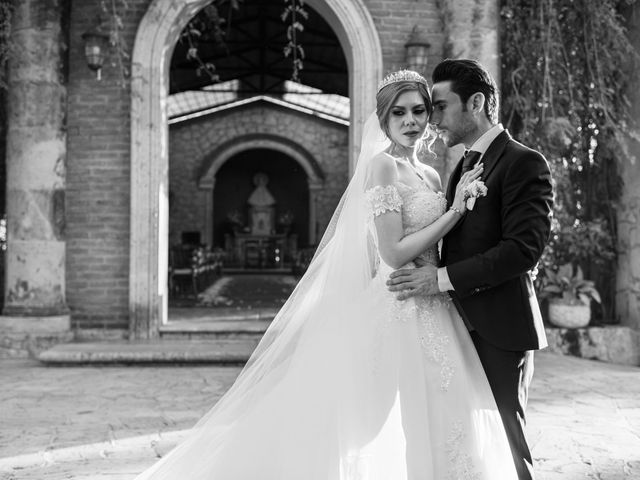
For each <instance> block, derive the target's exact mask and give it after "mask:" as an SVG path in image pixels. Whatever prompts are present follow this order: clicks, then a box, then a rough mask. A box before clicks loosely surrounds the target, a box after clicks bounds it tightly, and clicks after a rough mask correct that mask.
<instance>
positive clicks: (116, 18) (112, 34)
mask: <svg viewBox="0 0 640 480" xmlns="http://www.w3.org/2000/svg"><path fill="white" fill-rule="evenodd" d="M100 6H101V8H102V11H103V12H104V14H105V15H106V17H107V22H108V35H109V45H110V46H111V48H112V49H113V53H114V59H113V61H112V62H111V65H112V66H114V67H116V68H117V69H118V73H119V75H118V82H119V83H120V86H121V87H123V88H124V87H125V86H126V85H127V80H128V79H129V76H130V70H129V66H128V65H129V59H130V58H131V56H130V55H129V52H127V49H126V47H125V42H124V39H123V35H122V31H123V30H124V23H123V21H122V15H123V13H124V12H126V10H127V9H128V8H129V3H128V0H100Z"/></svg>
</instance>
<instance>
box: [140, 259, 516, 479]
mask: <svg viewBox="0 0 640 480" xmlns="http://www.w3.org/2000/svg"><path fill="white" fill-rule="evenodd" d="M387 274H388V272H386V271H385V269H382V271H381V272H379V273H378V275H377V276H376V278H374V279H373V281H372V282H371V284H370V286H369V288H368V289H367V290H366V291H365V292H364V294H362V296H361V297H359V298H353V299H352V301H351V302H349V304H347V305H333V306H332V308H330V309H327V312H326V316H324V317H323V320H322V322H315V323H314V324H313V325H310V326H309V327H308V328H303V329H302V330H301V332H302V333H301V335H300V338H299V339H298V341H297V344H296V348H295V351H294V353H293V354H292V355H291V358H290V361H288V362H287V363H286V364H282V365H281V366H280V367H277V368H281V369H282V371H280V372H270V378H271V379H270V380H269V379H265V380H264V381H261V382H258V383H257V384H256V386H255V388H253V389H252V390H250V391H249V392H247V393H246V394H244V395H243V396H242V398H238V399H235V398H234V399H233V400H234V401H235V402H237V403H238V405H241V408H237V409H233V408H232V409H227V410H228V411H232V412H233V414H231V415H229V414H226V413H225V411H223V412H220V414H219V415H218V414H216V412H215V410H214V411H213V414H212V415H210V416H209V417H208V418H206V420H205V421H202V422H201V423H199V424H198V426H197V427H196V428H194V430H193V432H192V433H191V435H190V436H189V437H188V438H187V439H186V440H185V441H184V442H183V443H182V444H181V445H179V446H178V447H176V448H175V449H174V450H173V451H172V452H170V453H169V454H168V455H167V457H165V458H164V459H162V460H160V461H159V462H158V463H156V464H155V465H154V466H152V467H151V468H150V469H149V470H147V471H146V472H144V473H143V474H141V475H140V476H139V477H137V478H138V480H147V479H154V480H161V479H162V480H184V479H190V480H204V479H207V480H444V479H456V480H462V479H473V480H503V479H504V480H507V479H508V480H514V479H516V478H517V476H516V473H515V468H514V466H513V460H512V457H511V453H510V450H509V446H508V443H507V439H506V435H505V432H504V428H503V425H502V422H501V419H500V416H499V413H498V410H497V408H496V404H495V401H494V399H493V396H492V393H491V390H490V387H489V385H488V383H487V379H486V376H485V374H484V371H483V370H482V366H481V364H480V361H479V359H478V356H477V354H476V352H475V349H474V347H473V344H472V342H471V339H470V336H469V333H468V332H467V330H466V328H465V326H464V324H463V322H462V319H461V318H460V315H459V314H458V313H457V311H456V310H455V307H454V306H453V304H452V303H451V301H450V300H449V298H448V297H447V296H446V295H436V296H433V297H428V298H418V299H409V300H406V301H402V302H401V301H397V300H395V296H394V295H393V294H391V293H390V292H388V291H387V289H386V287H385V284H384V282H385V280H386V278H387ZM277 368H276V369H277Z"/></svg>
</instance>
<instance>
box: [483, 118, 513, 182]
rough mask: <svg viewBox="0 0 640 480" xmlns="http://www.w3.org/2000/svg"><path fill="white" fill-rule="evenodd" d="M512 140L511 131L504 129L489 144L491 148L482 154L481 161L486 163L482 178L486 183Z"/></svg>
mask: <svg viewBox="0 0 640 480" xmlns="http://www.w3.org/2000/svg"><path fill="white" fill-rule="evenodd" d="M510 140H511V135H509V132H507V131H506V130H503V131H502V132H501V133H500V135H498V136H497V137H496V138H495V140H494V141H493V142H491V145H489V148H488V149H487V151H486V152H485V154H484V155H483V156H482V160H481V161H482V163H483V164H484V171H483V172H482V176H481V177H480V179H481V180H482V181H483V182H484V183H487V178H488V177H489V175H491V172H493V169H494V168H495V167H496V165H497V164H498V160H499V159H500V157H501V156H502V152H504V149H505V147H506V146H507V143H509V141H510Z"/></svg>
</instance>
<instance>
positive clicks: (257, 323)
mask: <svg viewBox="0 0 640 480" xmlns="http://www.w3.org/2000/svg"><path fill="white" fill-rule="evenodd" d="M275 314H276V312H275V311H274V312H259V313H256V314H247V313H242V314H236V315H226V316H217V317H215V318H213V319H212V318H210V317H201V318H198V317H194V318H186V319H181V320H170V321H169V322H167V323H166V324H165V325H162V326H161V327H160V337H161V338H163V339H211V338H258V339H259V338H260V337H261V336H262V335H263V334H264V332H265V331H266V330H267V328H268V327H269V325H270V324H271V321H272V320H273V318H274V316H275Z"/></svg>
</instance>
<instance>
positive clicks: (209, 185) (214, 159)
mask: <svg viewBox="0 0 640 480" xmlns="http://www.w3.org/2000/svg"><path fill="white" fill-rule="evenodd" d="M254 149H269V150H275V151H278V152H281V153H284V154H285V155H287V156H288V157H290V158H292V159H293V160H295V161H296V162H297V163H298V164H299V165H300V166H301V167H302V169H303V170H304V172H305V173H306V175H307V183H308V187H309V219H308V223H309V227H308V228H309V242H310V243H315V240H316V238H315V234H316V231H315V225H316V195H317V192H318V191H319V190H320V189H321V188H322V185H323V175H322V171H321V169H320V167H319V166H318V165H317V163H316V162H315V161H314V160H313V157H312V156H311V154H309V153H308V152H307V151H306V150H305V149H304V148H302V147H301V146H300V145H297V144H296V143H294V142H292V141H291V140H289V139H287V138H282V137H277V136H275V135H255V134H254V135H243V136H240V137H237V138H234V139H233V140H230V141H228V142H227V143H225V144H223V145H221V146H220V147H219V148H218V149H216V151H215V152H213V153H211V154H209V155H208V156H207V159H206V161H205V162H204V165H203V169H202V171H201V175H200V177H199V179H198V187H199V188H201V189H203V190H206V191H207V196H206V208H205V209H204V212H205V219H204V225H205V230H206V234H205V238H206V242H207V243H208V244H209V245H211V244H213V242H212V238H211V237H212V232H213V228H212V225H211V222H212V219H213V213H212V208H213V194H214V189H215V184H216V174H217V173H218V170H220V168H221V167H222V166H223V165H224V164H225V163H226V162H227V161H228V160H230V159H231V158H233V157H234V156H236V155H237V154H239V153H241V152H245V151H247V150H254Z"/></svg>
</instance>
